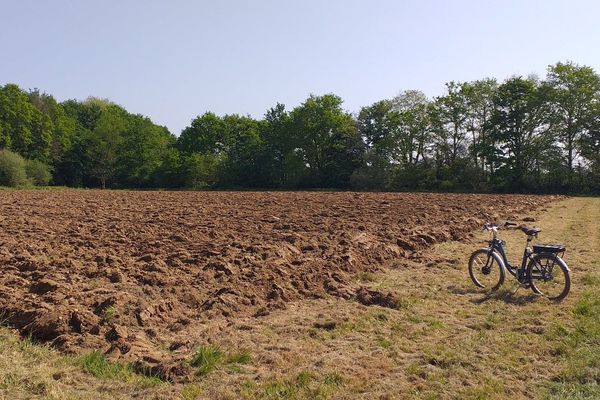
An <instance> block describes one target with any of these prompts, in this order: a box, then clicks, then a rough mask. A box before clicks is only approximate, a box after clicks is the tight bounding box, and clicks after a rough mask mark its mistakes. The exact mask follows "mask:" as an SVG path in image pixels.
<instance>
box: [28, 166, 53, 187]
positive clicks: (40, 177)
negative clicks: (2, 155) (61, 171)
mask: <svg viewBox="0 0 600 400" xmlns="http://www.w3.org/2000/svg"><path fill="white" fill-rule="evenodd" d="M25 173H26V174H27V178H29V180H30V181H31V183H33V184H34V185H36V186H48V184H49V183H50V180H52V170H51V168H50V166H49V165H47V164H44V163H43V162H41V161H38V160H27V162H26V164H25Z"/></svg>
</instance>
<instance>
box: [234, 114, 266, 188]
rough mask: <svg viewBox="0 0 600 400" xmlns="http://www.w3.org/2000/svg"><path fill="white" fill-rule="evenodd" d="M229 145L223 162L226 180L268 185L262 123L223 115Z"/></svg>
mask: <svg viewBox="0 0 600 400" xmlns="http://www.w3.org/2000/svg"><path fill="white" fill-rule="evenodd" d="M223 123H224V125H225V131H226V135H225V136H226V137H227V138H228V145H227V151H226V158H225V163H224V165H223V166H224V169H225V171H223V173H224V175H225V176H224V181H225V182H226V183H227V184H228V185H233V186H241V187H265V186H266V185H267V179H265V175H266V174H265V169H264V167H265V164H264V161H265V151H264V142H263V140H262V139H261V137H260V130H259V123H258V121H256V120H254V119H253V118H251V117H247V116H239V115H235V114H234V115H226V116H225V117H223Z"/></svg>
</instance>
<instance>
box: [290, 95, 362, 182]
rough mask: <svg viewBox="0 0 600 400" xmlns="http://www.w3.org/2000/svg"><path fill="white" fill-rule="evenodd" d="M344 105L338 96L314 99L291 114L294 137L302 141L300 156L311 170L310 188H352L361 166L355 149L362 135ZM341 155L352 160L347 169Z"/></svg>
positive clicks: (309, 176)
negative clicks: (351, 179) (325, 186)
mask: <svg viewBox="0 0 600 400" xmlns="http://www.w3.org/2000/svg"><path fill="white" fill-rule="evenodd" d="M341 105H342V99H341V98H340V97H338V96H335V95H332V94H328V95H324V96H314V95H311V96H310V97H309V98H308V99H307V100H306V101H305V102H304V103H302V104H301V105H300V106H298V107H296V108H295V109H294V110H293V111H292V113H291V125H292V129H293V130H294V135H296V136H297V137H298V138H299V140H300V141H299V148H298V149H299V154H301V156H302V158H303V161H304V163H305V165H306V166H307V167H308V174H307V176H306V178H305V181H304V185H306V186H309V187H323V186H324V185H328V186H329V185H331V186H334V187H348V186H349V185H350V176H351V175H352V172H353V170H354V169H355V168H356V167H358V166H360V161H359V160H358V158H360V156H359V155H358V154H357V151H356V149H355V145H356V143H357V142H358V141H359V140H360V135H359V133H358V130H357V128H356V125H355V123H354V120H353V118H352V116H351V115H350V114H349V113H347V112H345V111H344V110H342V108H341ZM340 152H341V153H345V154H346V155H348V156H349V157H351V159H350V160H348V162H346V161H344V163H343V165H342V164H340V163H339V161H340V159H339V157H336V156H334V154H339V153H340Z"/></svg>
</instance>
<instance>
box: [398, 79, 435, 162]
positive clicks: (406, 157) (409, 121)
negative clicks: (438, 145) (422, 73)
mask: <svg viewBox="0 0 600 400" xmlns="http://www.w3.org/2000/svg"><path fill="white" fill-rule="evenodd" d="M392 103H393V109H394V110H395V111H397V112H398V113H399V114H400V118H399V119H400V121H399V122H400V124H399V131H398V133H397V144H396V146H397V150H396V151H395V153H396V154H395V155H394V158H395V159H396V161H397V162H398V163H399V164H400V165H401V166H402V167H404V168H409V167H413V166H415V165H417V164H418V163H427V157H428V152H429V146H430V144H431V118H430V115H431V113H430V102H429V100H428V99H427V96H425V94H423V92H421V91H418V90H406V91H404V92H401V93H400V94H399V95H398V96H396V97H395V98H394V99H393V100H392Z"/></svg>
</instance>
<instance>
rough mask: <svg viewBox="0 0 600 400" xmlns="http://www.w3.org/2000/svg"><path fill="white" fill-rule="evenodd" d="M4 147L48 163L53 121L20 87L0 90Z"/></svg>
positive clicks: (0, 123)
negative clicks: (38, 108) (33, 103)
mask: <svg viewBox="0 0 600 400" xmlns="http://www.w3.org/2000/svg"><path fill="white" fill-rule="evenodd" d="M0 133H1V135H2V136H0V146H1V147H3V148H7V149H10V150H13V151H16V152H17V153H19V154H21V155H23V156H25V157H27V158H36V159H40V160H43V161H48V158H49V155H50V148H51V141H52V122H51V121H50V119H49V117H48V116H47V115H45V114H43V113H41V112H40V111H39V110H37V109H36V108H35V107H34V106H33V105H32V104H31V103H30V101H29V97H28V95H27V94H26V93H25V92H24V91H22V90H21V89H20V88H19V87H18V86H17V85H14V84H7V85H5V86H4V87H2V88H0Z"/></svg>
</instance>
